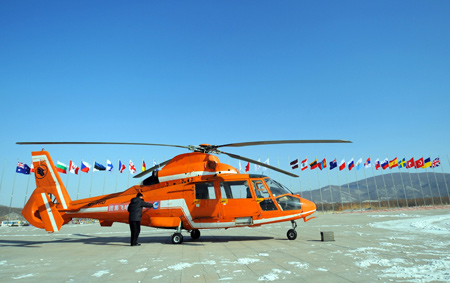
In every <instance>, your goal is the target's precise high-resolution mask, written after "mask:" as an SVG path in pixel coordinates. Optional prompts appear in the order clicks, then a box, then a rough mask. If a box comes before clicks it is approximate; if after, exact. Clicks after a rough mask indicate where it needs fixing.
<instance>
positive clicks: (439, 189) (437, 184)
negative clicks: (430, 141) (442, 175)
mask: <svg viewBox="0 0 450 283" xmlns="http://www.w3.org/2000/svg"><path fill="white" fill-rule="evenodd" d="M430 162H431V155H430ZM433 169H436V168H433ZM433 173H434V179H435V180H436V186H437V188H438V193H439V200H440V201H441V205H444V203H443V202H442V196H441V188H440V187H439V183H438V179H437V176H436V170H433Z"/></svg>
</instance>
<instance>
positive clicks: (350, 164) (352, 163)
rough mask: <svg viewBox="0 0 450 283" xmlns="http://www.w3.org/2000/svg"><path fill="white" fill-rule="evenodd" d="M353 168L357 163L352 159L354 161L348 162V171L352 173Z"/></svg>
mask: <svg viewBox="0 0 450 283" xmlns="http://www.w3.org/2000/svg"><path fill="white" fill-rule="evenodd" d="M353 167H355V163H354V162H353V157H352V159H350V161H349V162H348V171H351V170H352V168H353Z"/></svg>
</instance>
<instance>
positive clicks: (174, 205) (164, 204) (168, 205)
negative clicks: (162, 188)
mask: <svg viewBox="0 0 450 283" xmlns="http://www.w3.org/2000/svg"><path fill="white" fill-rule="evenodd" d="M159 209H181V211H182V212H183V214H184V217H185V218H186V219H187V221H188V222H189V225H190V226H192V228H196V229H200V228H231V227H236V223H235V222H234V221H233V222H195V221H194V219H193V218H192V215H191V212H190V211H189V208H188V207H187V205H186V200H185V199H169V200H162V201H161V202H160V205H159ZM314 211H315V210H311V211H307V212H302V213H297V214H291V215H285V216H279V217H272V218H264V219H257V220H254V221H253V224H256V225H261V224H265V223H270V222H274V221H283V220H285V219H292V218H293V217H301V216H303V215H305V214H310V213H313V212H314ZM97 212H108V206H101V207H91V208H82V209H80V210H79V211H74V212H67V214H77V213H97ZM239 226H240V227H241V226H251V225H239Z"/></svg>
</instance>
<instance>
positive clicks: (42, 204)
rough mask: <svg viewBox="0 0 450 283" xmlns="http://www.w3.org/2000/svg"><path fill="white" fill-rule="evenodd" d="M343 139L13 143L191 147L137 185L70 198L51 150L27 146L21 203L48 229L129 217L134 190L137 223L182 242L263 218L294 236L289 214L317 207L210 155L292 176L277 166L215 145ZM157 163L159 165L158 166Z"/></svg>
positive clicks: (152, 170)
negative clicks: (27, 186)
mask: <svg viewBox="0 0 450 283" xmlns="http://www.w3.org/2000/svg"><path fill="white" fill-rule="evenodd" d="M349 142H350V141H345V140H281V141H258V142H243V143H231V144H224V145H209V144H201V145H198V146H192V145H190V146H180V145H167V144H149V143H120V142H18V143H17V144H21V145H30V144H121V145H153V146H172V147H181V148H186V149H188V150H190V151H192V152H191V153H185V154H181V155H177V156H175V157H174V158H172V159H170V160H167V161H165V162H162V163H161V164H158V165H156V166H153V167H152V168H149V169H147V170H146V171H144V172H142V173H140V174H137V175H136V176H135V177H134V178H140V177H142V176H144V175H146V174H149V173H152V175H151V176H150V177H148V178H146V179H144V180H143V181H142V182H141V183H140V184H139V185H135V186H132V187H130V188H129V189H127V190H125V191H123V192H119V193H113V194H108V195H102V196H97V197H91V198H86V199H80V200H71V198H70V196H69V194H68V192H67V190H66V188H65V187H64V184H63V182H62V181H61V178H60V176H59V174H58V172H57V171H56V167H55V165H54V163H53V161H52V159H51V157H50V154H49V153H48V152H46V151H44V150H42V151H35V152H32V162H33V165H34V168H35V179H36V189H35V190H34V192H33V194H32V195H31V197H30V199H29V200H28V202H27V203H26V205H25V207H24V208H23V210H22V215H23V216H24V217H25V219H26V220H27V221H28V222H29V223H30V224H31V225H33V226H35V227H37V228H42V229H45V230H46V231H48V232H50V233H52V232H55V231H59V230H60V229H61V227H62V226H63V225H64V224H67V223H68V222H69V221H71V219H72V218H92V219H98V220H99V222H100V225H101V226H111V225H112V224H113V223H114V222H122V223H128V211H127V207H128V204H129V203H130V200H131V198H133V197H134V196H135V195H136V193H138V192H140V193H142V194H143V196H144V199H145V201H147V202H152V203H153V208H151V209H147V210H144V212H143V216H142V220H141V225H144V226H150V227H155V228H166V229H174V230H175V233H174V234H173V235H172V243H174V244H181V243H182V242H183V235H182V233H181V231H182V230H187V231H188V232H190V236H191V238H192V239H194V240H196V239H198V238H200V229H228V228H232V227H255V226H260V225H264V224H270V223H277V222H283V221H291V223H292V229H289V230H288V231H287V238H288V239H289V240H294V239H296V238H297V232H296V230H295V229H296V228H297V223H296V220H298V219H301V218H303V220H304V221H305V222H307V221H309V220H311V219H312V218H314V217H310V218H307V217H308V216H310V215H311V214H313V213H314V212H315V211H316V205H315V204H314V203H313V202H311V201H309V200H307V199H304V198H301V197H300V195H298V194H296V195H295V194H293V193H292V192H290V191H289V190H288V189H287V188H286V187H285V186H283V185H281V184H280V183H278V182H277V181H275V180H273V179H271V178H269V177H267V176H264V175H256V174H241V173H239V171H238V170H237V169H236V168H234V167H233V166H230V165H228V164H224V163H221V162H220V161H219V158H218V157H217V156H215V155H213V154H225V155H228V156H230V157H232V158H235V159H239V160H243V161H247V162H251V163H253V164H257V165H260V166H263V167H266V168H269V169H272V170H275V171H277V172H281V173H283V174H286V175H289V176H292V177H298V176H297V175H295V174H292V173H290V172H287V171H285V170H282V169H280V168H277V167H274V166H271V165H268V164H265V163H262V162H260V161H256V160H252V159H250V158H246V157H242V156H239V155H236V154H232V153H227V152H224V151H221V150H219V149H218V148H219V147H242V146H252V145H264V144H292V143H349ZM161 167H162V169H160V168H161Z"/></svg>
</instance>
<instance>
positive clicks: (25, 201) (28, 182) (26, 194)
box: [23, 170, 31, 207]
mask: <svg viewBox="0 0 450 283" xmlns="http://www.w3.org/2000/svg"><path fill="white" fill-rule="evenodd" d="M30 171H31V170H30ZM30 179H31V172H30V174H28V181H27V190H26V192H25V200H24V201H23V206H24V207H25V204H26V203H27V198H28V188H29V186H30Z"/></svg>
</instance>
